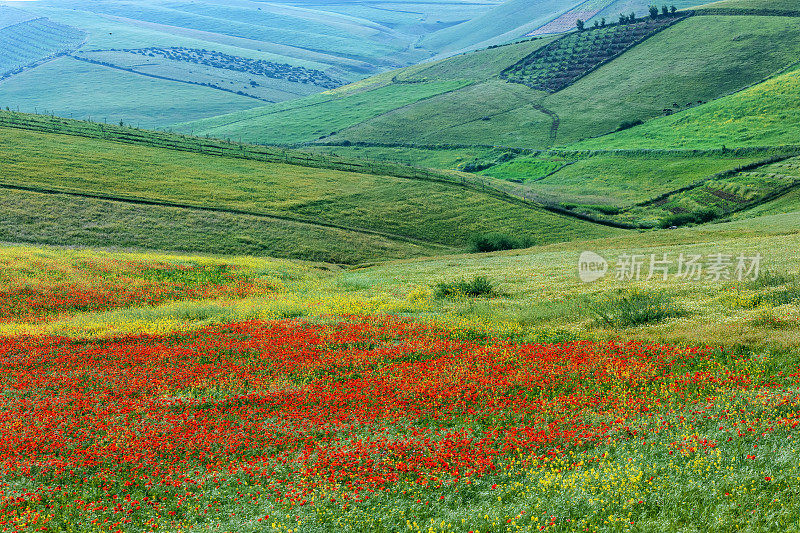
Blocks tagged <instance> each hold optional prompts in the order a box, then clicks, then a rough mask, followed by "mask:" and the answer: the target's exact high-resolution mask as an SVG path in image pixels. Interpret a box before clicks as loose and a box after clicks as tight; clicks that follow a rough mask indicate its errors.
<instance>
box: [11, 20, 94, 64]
mask: <svg viewBox="0 0 800 533" xmlns="http://www.w3.org/2000/svg"><path fill="white" fill-rule="evenodd" d="M3 13H6V11H3ZM14 20H18V19H14V18H12V19H11V22H13V21H14ZM85 38H86V34H85V33H84V32H82V31H81V30H79V29H77V28H72V27H69V26H65V25H63V24H56V23H54V22H52V21H50V20H47V19H34V20H30V21H24V22H21V23H18V24H13V25H10V26H7V27H4V28H0V48H2V49H3V50H4V53H3V56H2V57H0V78H2V77H5V76H9V75H13V73H16V72H18V71H20V70H22V68H24V67H27V66H30V65H32V64H35V63H38V62H39V61H43V60H45V59H47V58H50V57H53V56H56V55H59V54H63V53H66V52H69V51H71V50H73V49H74V48H77V47H78V46H79V45H80V44H81V43H82V42H83V41H84V39H85Z"/></svg>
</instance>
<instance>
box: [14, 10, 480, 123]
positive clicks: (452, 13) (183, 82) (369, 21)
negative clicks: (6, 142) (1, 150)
mask: <svg viewBox="0 0 800 533" xmlns="http://www.w3.org/2000/svg"><path fill="white" fill-rule="evenodd" d="M495 4H496V2H495V0H488V1H481V2H475V1H474V0H454V1H451V0H446V1H444V0H443V1H434V2H422V3H419V4H413V5H410V8H411V10H409V9H406V8H403V6H396V5H392V4H387V3H385V2H358V3H353V2H340V3H336V4H330V3H313V2H311V3H307V2H294V3H292V5H285V4H277V3H271V2H250V1H237V2H228V3H224V2H218V1H215V0H202V1H192V2H188V1H187V2H183V1H178V2H173V1H169V0H142V1H137V2H129V1H117V0H63V1H62V0H38V1H37V2H27V3H26V4H25V11H24V12H22V11H20V10H17V9H15V10H14V12H15V13H16V15H14V18H12V16H11V15H10V13H11V9H10V8H4V10H5V12H6V15H1V14H0V25H2V24H3V22H2V21H3V20H8V21H9V24H10V23H11V22H13V21H15V20H16V19H17V18H19V17H20V16H23V15H24V17H23V18H25V19H41V20H32V21H31V22H30V23H29V24H31V25H33V26H42V25H43V22H42V21H43V20H44V18H45V17H46V18H47V19H48V20H50V21H52V22H48V24H49V25H50V26H52V27H66V26H67V25H68V26H72V27H75V28H78V29H80V31H82V32H85V34H86V35H88V40H87V41H86V43H85V45H84V46H82V47H81V48H80V50H77V51H74V48H75V46H71V48H70V52H74V53H72V56H73V58H75V59H79V60H81V61H82V62H83V63H86V64H77V63H76V62H75V61H61V62H60V63H58V65H57V67H58V75H57V76H53V69H52V68H51V69H50V70H46V69H41V70H40V69H39V68H37V69H34V71H33V72H31V73H28V75H27V76H25V77H22V78H20V79H12V81H13V83H9V84H2V85H0V101H2V102H3V103H4V104H5V105H9V106H11V107H13V108H14V109H17V108H19V109H20V110H21V111H26V112H36V111H38V112H41V110H43V109H45V110H48V112H53V113H56V114H58V115H61V116H65V117H69V116H71V117H80V118H88V117H93V118H96V117H98V116H102V117H103V118H107V119H108V121H109V122H119V121H120V120H122V121H124V122H131V123H134V124H141V125H142V126H145V127H158V128H164V127H167V126H169V125H171V124H173V123H176V122H184V121H188V120H195V119H199V118H207V117H211V116H216V115H221V114H225V113H231V112H235V111H239V110H243V109H249V108H252V107H256V106H259V105H264V104H265V103H271V102H283V101H287V100H293V99H295V98H299V97H304V96H308V95H311V94H315V93H320V92H323V91H325V90H328V89H331V88H332V87H337V86H341V85H344V84H347V83H350V82H353V81H356V80H359V79H362V78H364V77H366V76H368V75H370V74H374V73H377V72H380V71H384V70H387V69H392V68H397V67H402V66H406V65H410V64H414V63H416V62H418V61H420V60H423V59H426V58H428V57H430V56H431V55H433V51H430V50H426V49H423V48H418V47H416V46H414V43H415V41H416V40H417V39H418V38H419V37H420V36H421V35H424V34H427V33H430V32H432V31H435V30H437V29H441V28H444V27H447V26H450V25H453V24H457V23H460V22H463V21H464V20H467V19H468V18H470V17H474V16H477V15H478V14H480V13H481V12H483V11H486V10H488V9H490V8H491V7H493V6H494V5H495ZM20 13H22V14H23V15H20ZM370 17H372V18H370ZM58 25H60V26H58ZM40 30H41V29H40ZM18 31H20V30H19V28H17V29H13V30H0V50H2V51H0V78H2V75H3V73H4V72H6V71H10V72H11V73H14V74H16V73H18V68H19V66H20V60H21V61H22V63H24V64H26V65H27V64H29V63H35V62H36V61H38V60H39V59H42V58H44V57H46V56H50V55H53V54H55V53H57V52H60V51H62V48H61V47H60V46H56V44H57V43H56V42H55V41H56V39H55V37H56V36H55V35H50V34H52V33H53V31H52V28H50V30H48V31H50V34H47V35H45V34H43V33H42V32H41V31H39V33H37V34H35V35H34V36H38V37H39V41H40V43H39V45H40V46H41V47H42V48H41V50H34V49H28V48H26V47H20V46H17V43H18V39H17V40H14V39H12V40H9V39H6V38H5V37H4V36H3V34H4V33H8V32H18ZM31 31H33V30H31ZM81 35H82V37H81V39H79V41H82V40H83V37H85V36H86V35H84V34H81ZM77 44H79V43H77ZM12 50H13V51H14V53H15V54H17V55H20V54H21V55H22V57H21V58H15V57H11V52H10V51H12ZM9 65H10V66H9ZM87 65H92V66H93V67H95V68H93V67H90V66H87ZM6 67H8V68H6ZM97 67H102V68H97ZM137 78H138V79H137ZM56 80H57V81H56ZM67 95H69V97H67ZM97 95H100V96H101V98H100V100H101V102H100V103H99V105H96V104H97V102H95V98H96V96H97ZM131 96H132V97H133V98H130V97H131ZM203 100H207V101H208V103H209V105H208V106H207V107H205V106H202V105H198V102H200V101H203ZM142 102H145V103H146V105H145V108H146V109H142V110H141V112H138V110H139V109H140V108H141V104H142ZM184 102H187V103H186V104H184ZM327 133H330V131H329V132H327Z"/></svg>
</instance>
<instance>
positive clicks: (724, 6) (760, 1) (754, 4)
mask: <svg viewBox="0 0 800 533" xmlns="http://www.w3.org/2000/svg"><path fill="white" fill-rule="evenodd" d="M697 11H698V12H700V13H702V14H706V13H711V14H713V13H717V12H725V13H753V14H791V15H800V6H798V5H797V2H795V1H794V0H721V1H720V2H713V3H710V4H704V5H701V6H699V7H698V8H697Z"/></svg>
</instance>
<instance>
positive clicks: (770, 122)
mask: <svg viewBox="0 0 800 533" xmlns="http://www.w3.org/2000/svg"><path fill="white" fill-rule="evenodd" d="M799 110H800V71H798V70H794V71H792V72H788V73H786V74H783V75H780V76H777V77H775V78H772V79H769V80H767V81H765V82H763V83H760V84H757V85H755V86H753V87H750V88H748V89H745V90H743V91H741V92H738V93H735V94H732V95H730V96H726V97H724V98H720V99H719V100H715V101H713V102H709V103H707V104H704V105H702V106H698V107H696V108H694V109H689V110H685V111H682V112H680V113H676V114H674V115H671V116H669V117H662V118H659V119H656V120H652V121H650V122H647V123H645V124H644V125H641V126H638V127H636V128H632V129H630V130H628V131H624V132H620V133H615V134H613V135H607V136H605V137H599V138H597V139H591V140H588V141H584V142H581V143H577V144H575V145H573V146H574V147H575V148H579V149H584V148H590V149H596V148H600V149H615V148H622V147H625V148H634V149H635V148H685V147H691V148H719V147H720V146H727V147H737V146H769V145H800V128H798V123H800V111H799Z"/></svg>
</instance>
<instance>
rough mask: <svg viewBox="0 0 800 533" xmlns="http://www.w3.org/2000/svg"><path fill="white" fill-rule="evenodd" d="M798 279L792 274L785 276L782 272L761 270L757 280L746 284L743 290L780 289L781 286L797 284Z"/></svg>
mask: <svg viewBox="0 0 800 533" xmlns="http://www.w3.org/2000/svg"><path fill="white" fill-rule="evenodd" d="M797 278H798V277H797V276H796V275H793V274H786V273H783V272H772V271H771V270H763V271H762V272H761V273H760V274H759V275H758V278H756V279H754V280H752V281H749V282H747V284H746V286H745V288H747V289H755V290H758V289H766V288H768V287H780V286H781V285H789V284H793V283H797V282H798V279H797Z"/></svg>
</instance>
